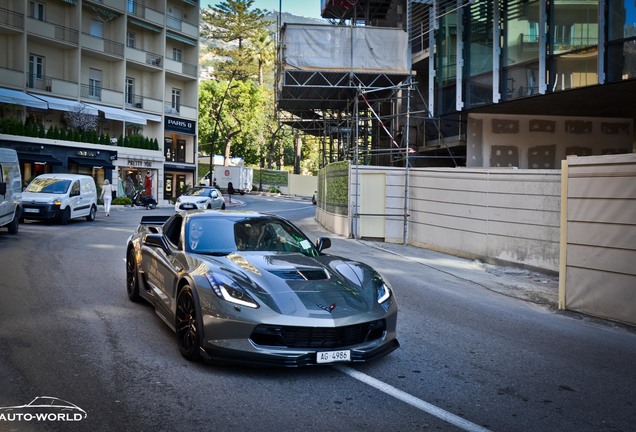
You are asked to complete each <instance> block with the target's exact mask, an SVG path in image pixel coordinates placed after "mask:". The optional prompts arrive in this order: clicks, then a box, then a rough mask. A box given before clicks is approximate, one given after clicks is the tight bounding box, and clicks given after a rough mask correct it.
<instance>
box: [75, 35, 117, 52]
mask: <svg viewBox="0 0 636 432" xmlns="http://www.w3.org/2000/svg"><path fill="white" fill-rule="evenodd" d="M82 36H85V37H86V38H88V39H86V41H87V42H88V43H85V44H83V46H84V47H85V48H88V49H91V50H93V51H98V52H103V53H106V54H111V55H114V56H117V57H123V56H124V44H123V43H120V42H115V41H113V40H109V39H104V38H101V37H98V36H94V35H92V34H90V33H82Z"/></svg>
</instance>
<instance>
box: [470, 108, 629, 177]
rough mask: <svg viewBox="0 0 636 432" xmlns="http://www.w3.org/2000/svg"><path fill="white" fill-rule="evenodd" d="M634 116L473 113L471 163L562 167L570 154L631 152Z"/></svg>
mask: <svg viewBox="0 0 636 432" xmlns="http://www.w3.org/2000/svg"><path fill="white" fill-rule="evenodd" d="M633 137H634V125H633V121H632V120H631V119H620V118H616V119H612V118H591V117H589V118H588V117H553V116H551V117H548V116H519V115H514V116H513V115H503V114H470V115H469V116H468V124H467V134H466V140H467V147H466V166H467V167H471V168H472V167H504V168H511V167H517V168H522V169H559V168H560V166H561V161H562V160H564V159H565V158H566V157H567V156H568V155H578V156H592V155H605V154H617V153H631V152H632V151H633V149H634V138H633Z"/></svg>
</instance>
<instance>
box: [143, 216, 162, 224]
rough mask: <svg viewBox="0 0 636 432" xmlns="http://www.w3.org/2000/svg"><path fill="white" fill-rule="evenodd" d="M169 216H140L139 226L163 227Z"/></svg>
mask: <svg viewBox="0 0 636 432" xmlns="http://www.w3.org/2000/svg"><path fill="white" fill-rule="evenodd" d="M168 219H170V216H142V217H141V222H139V223H140V224H141V225H163V224H164V223H165V222H166V221H167V220H168Z"/></svg>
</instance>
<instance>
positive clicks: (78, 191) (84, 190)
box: [22, 173, 97, 225]
mask: <svg viewBox="0 0 636 432" xmlns="http://www.w3.org/2000/svg"><path fill="white" fill-rule="evenodd" d="M96 214H97V188H96V187H95V181H94V180H93V178H92V177H91V176H87V175H80V174H62V173H56V174H42V175H39V176H37V177H36V178H34V179H33V180H32V181H31V183H29V185H28V186H27V188H26V189H25V190H24V192H23V193H22V217H23V218H24V219H56V220H57V221H58V222H60V223H61V224H62V225H65V224H67V223H68V221H69V220H70V219H74V218H78V217H85V218H86V220H87V221H94V220H95V215H96Z"/></svg>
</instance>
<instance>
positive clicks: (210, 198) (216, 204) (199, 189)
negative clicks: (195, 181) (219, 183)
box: [174, 186, 225, 211]
mask: <svg viewBox="0 0 636 432" xmlns="http://www.w3.org/2000/svg"><path fill="white" fill-rule="evenodd" d="M174 209H175V211H179V210H197V209H200V210H205V209H208V210H218V209H220V210H225V199H224V198H223V194H222V193H221V191H220V190H218V189H217V188H215V187H212V186H195V187H193V188H190V189H188V190H187V191H186V193H184V194H183V195H181V196H180V197H179V198H177V201H176V202H175V204H174Z"/></svg>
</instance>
